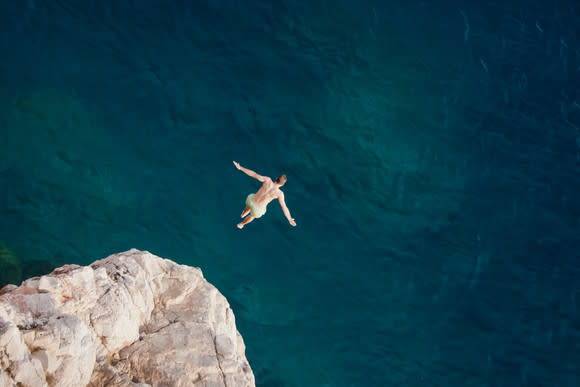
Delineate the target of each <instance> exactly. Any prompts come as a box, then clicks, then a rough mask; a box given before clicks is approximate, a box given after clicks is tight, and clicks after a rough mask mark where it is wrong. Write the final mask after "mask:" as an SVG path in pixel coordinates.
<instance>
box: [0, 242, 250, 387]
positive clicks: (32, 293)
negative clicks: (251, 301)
mask: <svg viewBox="0 0 580 387" xmlns="http://www.w3.org/2000/svg"><path fill="white" fill-rule="evenodd" d="M12 385H19V386H34V387H37V386H85V385H88V386H192V385H199V386H229V387H232V386H254V385H255V382H254V375H253V373H252V370H251V368H250V366H249V364H248V360H247V359H246V357H245V346H244V341H243V339H242V337H241V336H240V334H239V333H238V331H237V329H236V325H235V318H234V314H233V312H232V310H231V308H230V306H229V304H228V302H227V300H226V299H225V298H224V296H223V295H222V294H221V293H220V292H219V291H218V290H217V289H216V288H215V287H213V286H212V285H211V284H210V283H208V282H207V281H206V280H205V279H204V278H203V274H202V272H201V270H199V269H197V268H192V267H189V266H184V265H179V264H177V263H175V262H172V261H170V260H167V259H162V258H159V257H157V256H154V255H152V254H150V253H148V252H143V251H138V250H134V249H133V250H130V251H127V252H124V253H120V254H115V255H112V256H110V257H108V258H106V259H103V260H99V261H96V262H94V263H93V264H92V265H90V266H77V265H66V266H63V267H61V268H59V269H56V270H54V271H53V272H52V273H50V274H48V275H45V276H42V277H35V278H31V279H28V280H26V281H24V282H23V283H22V284H21V285H20V286H19V287H16V286H14V285H8V286H5V287H4V288H2V289H1V290H0V386H12Z"/></svg>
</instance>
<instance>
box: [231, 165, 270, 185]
mask: <svg viewBox="0 0 580 387" xmlns="http://www.w3.org/2000/svg"><path fill="white" fill-rule="evenodd" d="M234 165H235V166H236V168H237V169H238V170H239V171H242V172H244V173H245V174H246V175H248V176H250V177H253V178H254V179H256V180H258V181H260V182H262V183H263V182H264V181H266V176H261V175H258V174H257V173H256V172H254V171H252V170H251V169H248V168H244V167H242V166H241V165H240V163H238V162H237V161H234Z"/></svg>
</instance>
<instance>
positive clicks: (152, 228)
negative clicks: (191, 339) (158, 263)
mask: <svg viewBox="0 0 580 387" xmlns="http://www.w3.org/2000/svg"><path fill="white" fill-rule="evenodd" d="M484 4H485V5H484ZM1 9H2V11H1V12H0V25H2V33H1V34H0V52H1V54H2V60H0V151H1V155H0V219H1V222H0V242H1V243H2V244H3V245H4V247H3V248H2V249H3V250H2V254H1V257H2V258H1V261H0V265H1V269H2V278H1V279H2V283H6V282H13V283H14V282H16V283H17V282H19V281H20V280H22V279H23V278H27V277H30V276H33V275H39V274H43V273H46V272H49V271H50V270H51V269H52V268H54V267H56V266H60V265H62V264H64V263H77V264H88V263H90V262H92V261H93V260H95V259H99V258H103V257H105V256H107V255H109V254H111V253H114V252H119V251H124V250H127V249H129V248H131V247H135V248H139V249H143V250H149V251H151V252H152V253H155V254H157V255H160V256H163V257H166V258H170V259H173V260H175V261H177V262H180V263H185V264H190V265H193V266H198V267H200V268H202V270H203V272H204V273H205V276H206V277H207V278H208V280H209V281H211V282H212V283H213V284H215V285H216V286H217V287H218V288H219V289H220V290H221V291H222V292H223V293H224V294H225V296H226V297H227V298H228V299H229V300H230V303H231V304H232V307H233V309H234V312H235V314H236V319H237V324H238V328H239V330H240V331H241V333H242V335H243V336H244V339H245V342H246V345H247V356H248V358H249V361H250V364H251V365H252V368H253V369H254V372H255V374H256V379H257V384H258V385H259V386H269V387H274V386H277V387H278V386H324V385H326V386H561V387H565V386H578V385H580V370H579V365H580V313H579V303H580V279H579V278H580V277H579V276H580V199H579V197H580V196H579V195H580V194H579V192H580V6H579V5H578V3H577V2H575V1H550V2H544V1H539V0H537V1H509V2H502V1H495V2H475V1H471V2H451V1H448V2H418V1H405V2H393V1H391V2H384V1H362V2H355V1H353V0H348V1H347V0H341V1H334V2H333V1H329V0H326V1H289V0H284V1H256V0H254V1H239V0H238V1H234V0H230V1H197V2H187V1H160V0H159V1H154V0H143V1H112V0H106V1H105V0H101V1H91V0H82V1H81V0H58V1H56V0H55V1H38V0H36V1H35V0H26V1H20V2H17V1H13V2H10V4H8V2H6V4H4V5H3V6H2V7H1ZM232 160H237V161H239V162H240V163H241V164H242V165H244V166H246V167H248V168H251V169H254V170H256V171H257V172H258V173H261V174H266V175H270V176H277V175H278V174H280V173H286V174H287V175H288V178H289V180H288V184H287V185H286V186H285V187H284V191H285V193H286V202H287V204H288V206H289V208H290V210H291V212H292V214H293V216H294V217H295V218H296V221H297V222H298V227H296V228H292V227H290V226H289V225H288V223H287V222H286V221H285V219H284V217H283V215H282V212H281V211H280V209H279V208H278V206H277V204H276V203H272V204H271V205H270V207H269V209H268V213H267V214H266V216H264V217H263V218H261V219H259V220H257V221H254V222H253V223H251V224H249V225H248V226H247V227H246V228H245V229H244V230H242V231H240V230H238V229H237V228H236V227H235V224H236V223H237V222H238V221H239V214H240V212H241V211H242V209H243V206H244V200H245V197H246V196H247V194H249V193H251V192H253V191H254V190H256V189H257V187H258V183H257V182H256V181H252V180H251V179H250V178H249V177H247V176H245V175H243V174H241V173H240V172H238V171H236V170H235V168H234V167H233V165H232ZM15 256H16V257H17V258H14V257H15ZM18 260H19V261H18Z"/></svg>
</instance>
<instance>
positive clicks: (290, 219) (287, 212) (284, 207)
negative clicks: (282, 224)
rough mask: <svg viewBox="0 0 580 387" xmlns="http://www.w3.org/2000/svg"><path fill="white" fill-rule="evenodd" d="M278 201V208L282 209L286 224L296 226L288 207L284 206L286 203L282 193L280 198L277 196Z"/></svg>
mask: <svg viewBox="0 0 580 387" xmlns="http://www.w3.org/2000/svg"><path fill="white" fill-rule="evenodd" d="M278 201H279V202H280V207H282V212H283V213H284V216H285V217H286V219H288V223H290V224H291V225H292V226H296V221H295V220H294V218H293V217H292V215H290V210H289V209H288V207H287V206H286V202H285V201H284V193H283V192H281V193H280V196H278Z"/></svg>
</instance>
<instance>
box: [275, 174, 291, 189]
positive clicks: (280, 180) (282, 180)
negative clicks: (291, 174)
mask: <svg viewBox="0 0 580 387" xmlns="http://www.w3.org/2000/svg"><path fill="white" fill-rule="evenodd" d="M287 181H288V178H287V177H286V175H280V176H278V177H277V178H276V180H275V181H274V182H275V183H276V184H279V185H280V187H281V186H283V185H284V184H286V182H287Z"/></svg>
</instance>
